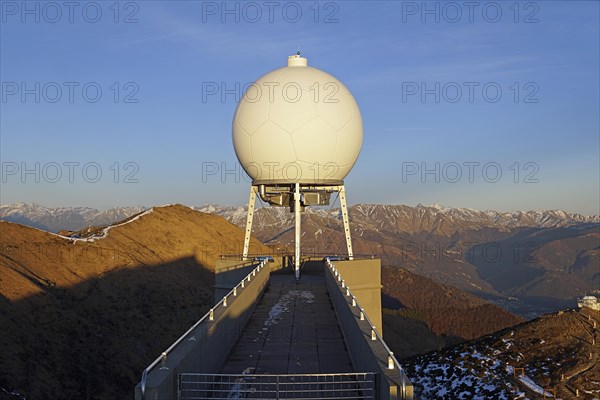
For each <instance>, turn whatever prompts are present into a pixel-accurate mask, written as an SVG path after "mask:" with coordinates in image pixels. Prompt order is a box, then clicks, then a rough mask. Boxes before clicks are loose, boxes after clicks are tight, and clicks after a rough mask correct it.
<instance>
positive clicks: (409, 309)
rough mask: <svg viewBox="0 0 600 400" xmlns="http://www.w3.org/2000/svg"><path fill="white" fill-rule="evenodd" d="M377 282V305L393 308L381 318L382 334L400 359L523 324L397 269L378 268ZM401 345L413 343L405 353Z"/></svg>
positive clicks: (497, 309) (469, 297)
mask: <svg viewBox="0 0 600 400" xmlns="http://www.w3.org/2000/svg"><path fill="white" fill-rule="evenodd" d="M381 281H382V283H383V289H382V293H383V305H384V307H386V308H391V309H395V311H392V310H386V312H385V313H384V314H386V315H384V335H385V337H386V341H388V342H389V343H390V345H391V346H392V347H393V350H394V351H395V352H396V354H398V355H399V356H401V357H405V356H410V355H414V354H417V353H422V352H426V351H431V350H435V349H439V348H441V347H444V346H447V345H450V344H455V343H457V342H460V341H463V340H470V339H474V338H478V337H481V336H483V335H486V334H489V333H492V332H496V331H498V330H500V329H504V328H506V327H509V326H513V325H516V324H518V323H521V322H523V319H521V318H520V317H517V316H516V315H514V314H511V313H509V312H508V311H506V310H504V309H502V308H500V307H498V306H496V305H494V304H491V303H488V302H486V301H485V300H482V299H481V298H479V297H476V296H474V295H472V294H469V293H467V292H464V291H462V290H459V289H456V288H453V287H449V286H445V285H442V284H439V283H436V282H434V281H432V280H431V279H428V278H425V277H422V276H420V275H416V274H413V273H412V272H410V271H408V270H406V269H403V268H398V267H393V266H384V267H383V268H382V271H381ZM415 338H419V339H418V340H416V341H415ZM407 341H413V342H414V343H412V344H411V346H410V348H405V347H406V346H403V343H406V342H407ZM394 347H396V349H394Z"/></svg>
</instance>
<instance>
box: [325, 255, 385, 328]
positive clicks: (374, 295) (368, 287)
mask: <svg viewBox="0 0 600 400" xmlns="http://www.w3.org/2000/svg"><path fill="white" fill-rule="evenodd" d="M333 264H334V265H335V268H337V270H338V271H339V272H340V274H342V278H343V279H344V281H345V282H346V284H347V285H348V286H349V287H350V289H351V290H352V293H353V294H354V295H355V296H356V298H357V299H358V302H359V303H360V305H361V306H362V308H363V309H364V310H365V312H366V313H367V315H368V316H369V319H370V320H371V322H372V323H373V324H374V325H375V327H377V330H378V331H379V333H380V334H381V336H383V322H382V317H381V287H382V286H381V260H379V259H364V260H360V259H357V260H352V261H350V260H345V261H334V262H333Z"/></svg>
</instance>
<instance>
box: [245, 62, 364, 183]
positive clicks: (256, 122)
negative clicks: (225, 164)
mask: <svg viewBox="0 0 600 400" xmlns="http://www.w3.org/2000/svg"><path fill="white" fill-rule="evenodd" d="M362 136H363V126H362V118H361V116H360V110H359V108H358V105H357V104H356V101H355V100H354V97H353V96H352V94H351V93H350V91H349V90H348V89H347V88H346V87H345V86H344V85H343V84H342V83H341V82H340V81H338V80H337V79H336V78H334V77H333V76H331V75H329V74H328V73H326V72H323V71H321V70H319V69H316V68H312V67H309V66H307V61H306V58H303V57H300V56H299V55H298V56H291V57H289V58H288V66H287V67H284V68H280V69H276V70H274V71H272V72H269V73H268V74H266V75H264V76H263V77H262V78H260V79H259V80H257V81H256V82H255V83H253V84H252V85H250V86H249V87H248V88H247V89H246V92H245V93H244V96H243V98H242V99H241V101H240V102H239V104H238V106H237V110H236V112H235V116H234V118H233V146H234V148H235V153H236V155H237V158H238V160H239V161H240V163H241V165H242V167H243V168H244V170H245V171H246V173H247V174H248V175H249V176H250V177H251V178H252V179H253V182H254V184H260V183H267V184H268V183H306V184H311V183H316V184H339V183H341V182H343V179H344V178H345V177H346V176H347V175H348V173H349V172H350V170H351V169H352V166H353V165H354V163H355V162H356V159H357V158H358V153H359V152H360V148H361V146H362Z"/></svg>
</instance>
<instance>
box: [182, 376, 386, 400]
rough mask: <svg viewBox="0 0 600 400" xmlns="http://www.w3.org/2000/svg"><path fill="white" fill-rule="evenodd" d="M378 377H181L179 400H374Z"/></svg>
mask: <svg viewBox="0 0 600 400" xmlns="http://www.w3.org/2000/svg"><path fill="white" fill-rule="evenodd" d="M375 397H376V389H375V374H374V373H371V372H365V373H345V374H285V375H263V374H241V375H229V374H219V375H215V374H179V395H178V399H179V400H203V399H212V400H216V399H223V400H226V399H244V398H247V399H365V400H367V399H372V400H374V399H375Z"/></svg>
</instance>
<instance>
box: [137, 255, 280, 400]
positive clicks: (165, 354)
mask: <svg viewBox="0 0 600 400" xmlns="http://www.w3.org/2000/svg"><path fill="white" fill-rule="evenodd" d="M268 262H269V260H268V259H267V258H264V259H262V260H261V261H260V263H259V264H258V266H257V267H256V268H254V269H253V270H252V271H251V272H250V273H249V274H248V275H246V276H245V277H244V279H242V280H241V281H240V283H238V284H237V285H236V286H235V287H234V288H233V289H231V291H229V293H227V295H225V296H224V297H223V298H222V299H221V300H220V301H219V302H218V303H217V304H215V305H214V306H213V307H212V308H211V309H210V310H209V311H208V312H207V313H206V314H204V316H203V317H202V318H200V319H199V320H198V322H196V323H195V324H194V325H193V326H192V327H191V328H190V329H188V330H187V331H186V332H185V333H184V334H183V335H181V337H180V338H179V339H177V340H176V341H175V342H174V343H173V344H172V345H171V346H169V348H168V349H166V350H165V351H163V352H162V354H161V355H160V356H159V357H158V358H156V360H154V361H153V362H152V363H151V364H150V365H149V366H148V367H147V368H146V369H145V370H144V372H143V373H142V379H141V381H140V389H141V392H142V400H143V399H145V395H146V380H147V379H148V374H149V373H150V372H151V371H152V370H153V369H154V368H156V367H157V366H158V365H159V364H161V368H167V357H168V355H169V353H171V352H172V351H173V350H174V349H175V348H176V347H177V346H178V345H179V344H180V343H181V342H183V341H184V340H185V339H187V338H188V336H190V333H192V332H193V331H194V330H195V329H196V328H198V326H200V324H202V323H203V322H204V321H213V320H214V312H215V310H216V309H217V308H218V307H227V298H228V297H232V296H233V297H236V296H237V295H238V291H240V290H243V288H244V287H245V286H246V284H247V283H246V282H248V283H250V281H251V280H252V278H253V277H254V276H256V274H257V273H258V272H259V271H260V270H261V268H263V267H264V266H265V265H266V264H267V263H268ZM191 338H192V337H191V336H190V339H191Z"/></svg>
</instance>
